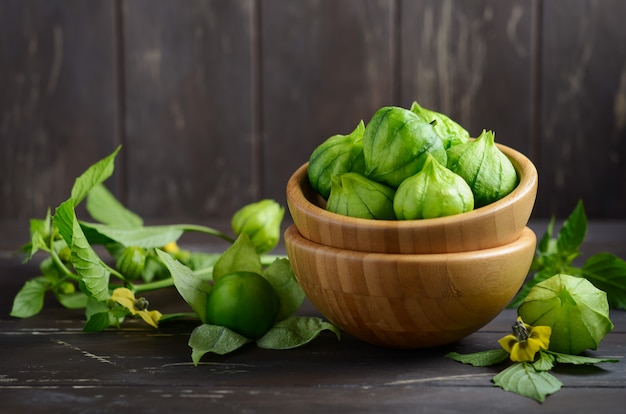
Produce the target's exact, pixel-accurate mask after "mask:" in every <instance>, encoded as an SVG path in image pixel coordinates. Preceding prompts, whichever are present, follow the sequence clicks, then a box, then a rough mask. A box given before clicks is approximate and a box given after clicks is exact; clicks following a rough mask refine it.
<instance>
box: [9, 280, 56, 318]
mask: <svg viewBox="0 0 626 414" xmlns="http://www.w3.org/2000/svg"><path fill="white" fill-rule="evenodd" d="M51 288H52V283H51V281H50V279H49V278H47V277H44V276H39V277H36V278H33V279H30V280H28V281H27V282H26V283H24V286H22V288H21V289H20V291H19V292H17V295H15V298H14V299H13V307H12V308H11V316H13V317H15V318H30V317H31V316H35V315H37V314H38V313H39V312H41V309H43V302H44V296H45V294H46V292H47V291H48V290H49V289H51Z"/></svg>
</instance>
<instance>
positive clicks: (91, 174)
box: [71, 146, 121, 206]
mask: <svg viewBox="0 0 626 414" xmlns="http://www.w3.org/2000/svg"><path fill="white" fill-rule="evenodd" d="M120 148H121V147H119V146H118V147H117V149H116V150H115V151H113V153H111V154H110V155H108V156H107V157H105V158H103V159H101V160H100V161H98V162H96V163H95V164H93V165H92V166H90V167H89V168H88V169H87V170H86V171H85V172H84V173H82V174H81V175H80V177H78V178H77V179H76V181H74V186H73V187H72V194H71V198H72V200H74V206H77V205H78V204H79V203H80V202H81V201H82V200H83V199H84V198H85V197H86V196H87V194H89V192H90V191H91V190H92V188H94V187H95V186H96V185H98V184H101V183H102V182H103V181H104V180H106V179H107V178H109V177H110V176H111V174H113V169H114V162H115V156H116V155H117V153H118V152H119V150H120Z"/></svg>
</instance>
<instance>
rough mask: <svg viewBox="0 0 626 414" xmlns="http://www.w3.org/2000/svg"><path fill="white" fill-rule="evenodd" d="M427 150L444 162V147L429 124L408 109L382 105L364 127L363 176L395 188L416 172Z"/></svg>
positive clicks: (418, 170) (421, 165)
mask: <svg viewBox="0 0 626 414" xmlns="http://www.w3.org/2000/svg"><path fill="white" fill-rule="evenodd" d="M428 154H432V156H433V157H435V159H436V160H437V161H439V162H440V163H441V164H442V165H446V160H447V156H446V150H445V148H444V146H443V142H442V141H441V139H439V137H438V136H437V134H436V133H435V130H434V128H433V126H432V125H431V124H430V123H428V122H426V121H424V120H422V119H420V117H419V116H417V115H416V114H415V113H413V112H411V111H409V110H408V109H404V108H400V107H394V106H388V107H383V108H381V109H379V110H378V111H376V113H375V114H374V116H372V119H371V120H370V122H369V123H368V124H367V126H366V127H365V135H364V136H363V155H364V157H365V176H367V177H368V178H370V179H372V180H374V181H378V182H381V183H383V184H386V185H388V186H390V187H393V188H397V187H398V186H399V185H400V183H402V181H404V180H405V179H406V178H408V177H410V176H412V175H414V174H417V173H418V172H420V170H421V169H422V167H423V166H424V163H425V162H426V157H427V156H428Z"/></svg>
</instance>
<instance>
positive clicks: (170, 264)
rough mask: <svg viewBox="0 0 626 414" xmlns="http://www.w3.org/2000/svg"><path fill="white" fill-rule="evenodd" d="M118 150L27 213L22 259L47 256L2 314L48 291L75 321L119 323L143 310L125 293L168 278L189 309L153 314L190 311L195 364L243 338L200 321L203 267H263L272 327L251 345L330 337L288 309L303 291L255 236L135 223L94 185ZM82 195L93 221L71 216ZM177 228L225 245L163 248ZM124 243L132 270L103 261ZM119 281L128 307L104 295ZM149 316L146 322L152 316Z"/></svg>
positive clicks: (283, 261) (29, 309)
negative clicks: (140, 261) (74, 313)
mask: <svg viewBox="0 0 626 414" xmlns="http://www.w3.org/2000/svg"><path fill="white" fill-rule="evenodd" d="M119 151H120V147H118V148H117V149H116V150H115V151H114V152H113V153H112V154H110V155H109V156H107V157H105V158H104V159H102V160H100V161H98V162H96V163H95V164H93V165H92V166H90V167H89V168H88V169H87V170H86V171H85V172H84V173H83V174H82V175H81V176H79V177H78V178H77V179H76V181H75V183H74V185H73V187H72V190H71V196H70V197H69V198H68V199H67V200H65V201H64V202H63V203H61V204H60V205H59V206H58V207H57V208H56V209H55V211H54V214H52V213H51V212H50V210H48V212H47V214H46V216H45V218H44V219H32V220H31V221H30V242H29V243H28V244H26V245H25V246H24V247H23V248H22V251H23V253H24V254H25V260H24V261H25V262H28V261H30V260H32V259H33V257H35V255H36V254H37V253H43V254H46V255H47V257H45V258H44V259H43V260H42V261H41V263H40V266H39V270H40V273H41V274H40V275H38V276H36V277H33V278H32V279H30V280H28V281H27V282H26V283H25V284H24V285H23V287H22V288H21V289H20V291H19V292H18V293H17V295H16V296H15V298H14V301H13V307H12V310H11V315H12V316H14V317H18V318H28V317H32V316H35V315H37V314H38V313H40V312H41V311H42V309H43V306H44V298H45V296H46V294H47V293H48V292H52V293H53V294H54V295H55V297H56V298H57V300H58V302H59V303H60V304H61V305H62V306H64V307H66V308H70V309H84V311H85V316H86V318H87V321H86V323H85V325H84V328H83V329H84V330H85V331H101V330H104V329H107V328H109V327H118V328H120V327H121V324H122V323H123V322H124V320H125V319H126V318H127V317H128V316H131V315H136V314H140V315H141V314H145V313H147V310H146V308H147V306H148V303H147V301H146V300H145V298H137V300H138V302H139V303H140V304H139V305H138V306H139V309H135V308H134V305H133V304H132V303H133V300H135V298H134V295H135V294H139V293H142V292H147V291H150V290H157V289H164V288H171V287H175V289H176V290H177V292H178V293H179V295H180V296H181V298H182V299H183V300H184V301H185V302H186V303H187V304H188V305H189V307H190V308H191V310H192V312H189V313H178V314H168V315H161V314H160V312H158V311H157V312H156V313H155V315H158V316H159V321H161V322H163V321H171V320H175V319H177V318H180V317H183V316H187V317H190V316H191V317H195V318H197V319H199V321H200V323H201V324H200V325H199V326H198V327H197V328H196V330H194V332H193V333H192V334H191V337H190V340H189V344H190V346H191V347H192V360H193V362H194V363H195V364H196V365H197V364H198V362H199V360H200V358H201V357H202V355H204V354H205V353H207V352H213V353H218V354H223V353H228V352H231V351H234V350H235V349H238V348H239V347H241V346H243V345H245V344H246V343H249V342H251V341H250V340H249V339H247V338H244V337H241V335H239V334H237V333H235V332H233V331H230V330H229V329H228V328H225V327H222V326H214V325H209V324H208V323H207V321H206V302H207V297H208V295H209V294H210V292H211V286H212V285H211V281H212V278H213V275H214V274H217V275H219V274H226V273H229V272H234V271H245V270H249V271H255V272H257V273H259V274H263V276H264V277H265V278H266V279H268V280H269V281H270V283H271V284H272V286H273V287H274V289H275V290H276V293H277V295H278V296H279V298H280V303H281V308H280V311H279V315H278V317H277V319H276V323H275V325H274V327H273V328H272V329H270V331H269V332H267V334H266V335H265V336H263V337H262V338H260V339H259V340H257V345H258V346H260V347H264V348H270V349H285V348H292V347H297V346H301V345H304V344H306V343H308V342H310V341H311V340H313V339H315V338H316V337H317V336H318V335H319V334H320V333H321V332H322V331H324V330H329V331H332V332H333V333H335V335H336V336H337V337H338V338H339V335H340V332H339V330H338V329H337V328H336V327H335V326H334V325H332V324H330V323H328V322H325V321H323V320H321V319H319V318H316V317H305V316H297V315H295V312H296V311H297V310H298V309H299V307H300V306H301V304H302V302H303V300H304V293H303V291H302V289H301V288H300V286H299V284H298V283H297V281H296V279H295V276H294V274H293V271H292V269H291V266H290V264H289V260H288V259H287V258H286V257H283V256H276V255H271V254H268V253H263V254H261V253H259V252H258V251H257V250H258V246H256V245H255V244H253V242H252V241H251V240H250V238H248V236H247V234H246V233H245V231H243V232H242V233H240V234H238V235H236V236H235V237H231V236H230V235H227V234H225V233H222V232H220V231H218V230H215V229H212V228H209V227H205V226H200V225H194V224H172V225H164V226H146V225H144V222H143V219H142V218H141V217H140V216H138V215H137V214H135V213H134V212H132V211H130V210H128V209H127V208H126V207H125V206H123V205H122V204H121V203H120V202H119V201H118V200H117V199H116V198H115V197H114V196H113V194H111V193H110V192H109V191H108V190H107V189H106V187H105V186H104V185H103V182H104V181H105V180H106V179H108V178H109V177H110V176H111V175H112V174H113V171H114V161H115V157H116V155H117V153H118V152H119ZM84 200H86V210H87V212H88V213H89V215H90V216H91V218H92V219H93V220H95V222H86V221H83V220H79V219H78V217H77V215H76V207H77V206H78V205H79V204H80V203H82V202H83V201H84ZM247 211H249V209H248V210H247ZM281 214H282V212H281ZM280 217H281V218H282V215H281V216H280ZM272 224H273V225H276V226H280V221H279V220H274V221H273V223H272ZM272 230H276V229H272ZM254 231H255V242H258V243H263V246H264V248H265V247H267V246H272V245H275V244H276V243H277V240H275V234H274V233H276V232H275V231H272V232H268V238H267V240H263V239H262V238H261V239H260V240H256V239H259V232H258V229H257V228H255V229H254ZM186 232H201V233H203V234H207V235H209V236H213V237H217V238H219V239H222V240H224V241H226V242H228V243H229V247H228V248H227V249H226V250H225V251H224V252H221V253H204V252H188V251H184V250H180V249H178V247H177V246H176V248H177V249H176V250H177V251H165V250H166V249H165V247H164V246H167V245H169V244H171V243H176V242H177V241H178V240H179V239H180V237H181V236H182V235H183V234H185V233H186ZM269 233H272V234H269ZM96 246H101V247H104V251H105V252H106V254H108V256H110V257H104V256H103V255H102V253H100V254H99V253H97V252H96V248H95V247H96ZM129 246H133V247H140V248H143V249H146V251H147V252H148V253H147V257H146V260H145V265H144V268H143V270H142V274H141V278H140V280H134V279H133V280H131V278H130V277H128V276H127V275H125V274H123V272H122V271H120V269H117V268H116V267H115V266H114V265H110V264H109V263H110V262H111V260H110V259H116V258H117V257H118V256H119V255H120V252H121V251H123V250H124V248H126V247H129ZM100 250H101V249H98V251H100ZM119 288H125V289H128V290H125V291H124V292H126V293H125V295H126V296H125V297H127V298H131V299H132V300H130V303H131V305H128V306H130V307H131V308H132V309H129V308H128V307H127V306H123V305H121V304H120V302H123V303H126V302H128V300H127V301H121V300H117V301H116V300H115V299H114V295H113V296H112V292H115V291H116V289H119ZM119 291H120V290H118V292H119ZM129 291H130V292H129ZM149 321H150V323H151V324H152V323H155V324H156V322H158V321H153V320H151V319H150V320H149Z"/></svg>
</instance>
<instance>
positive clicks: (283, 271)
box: [263, 259, 305, 321]
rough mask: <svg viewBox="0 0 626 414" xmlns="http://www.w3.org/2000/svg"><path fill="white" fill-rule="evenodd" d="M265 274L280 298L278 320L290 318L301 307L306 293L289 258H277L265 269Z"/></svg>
mask: <svg viewBox="0 0 626 414" xmlns="http://www.w3.org/2000/svg"><path fill="white" fill-rule="evenodd" d="M263 276H264V277H265V278H266V279H267V280H268V281H269V282H270V284H271V285H272V287H273V288H274V290H275V291H276V293H277V294H278V297H279V299H280V310H279V311H278V316H277V317H276V320H277V321H282V320H283V319H286V318H288V317H289V316H291V314H293V313H294V312H295V311H297V310H298V309H299V308H300V306H301V305H302V302H303V301H304V297H305V295H304V291H303V290H302V287H300V285H299V284H298V281H297V280H296V277H295V275H294V273H293V270H292V268H291V266H290V264H289V260H288V259H276V260H275V261H274V262H273V263H272V264H270V265H269V266H268V267H267V268H266V269H265V271H264V272H263Z"/></svg>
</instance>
